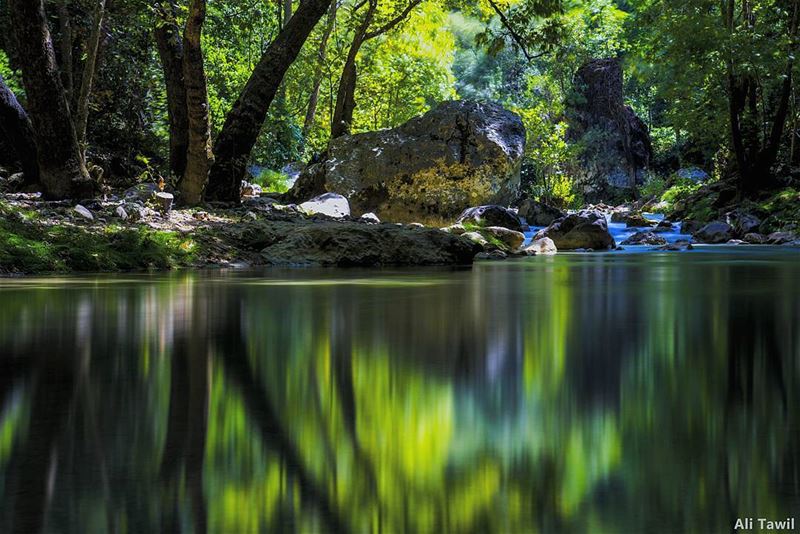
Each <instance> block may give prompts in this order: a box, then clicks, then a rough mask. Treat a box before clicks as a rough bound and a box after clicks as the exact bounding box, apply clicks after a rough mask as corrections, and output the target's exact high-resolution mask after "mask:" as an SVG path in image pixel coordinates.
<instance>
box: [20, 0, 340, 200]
mask: <svg viewBox="0 0 800 534" xmlns="http://www.w3.org/2000/svg"><path fill="white" fill-rule="evenodd" d="M18 1H19V0H18ZM330 3H331V0H304V1H303V2H301V3H300V6H299V7H298V9H297V11H295V13H294V15H293V16H292V18H291V20H289V22H288V24H287V25H286V27H284V28H283V30H281V32H280V33H279V34H278V36H277V37H276V38H275V40H274V41H273V42H272V43H271V44H270V45H269V47H267V50H266V51H265V52H264V55H263V56H262V57H261V60H260V61H259V63H258V65H256V68H255V70H254V71H253V74H252V75H251V76H250V79H249V80H248V82H247V84H246V85H245V88H244V90H243V91H242V93H241V94H240V95H239V98H238V99H237V101H236V103H235V104H234V105H233V109H232V110H231V111H230V113H228V116H227V117H226V119H225V124H224V125H223V127H222V130H221V131H220V134H219V137H218V138H217V141H216V143H215V145H214V154H215V156H216V162H215V163H214V165H213V166H212V167H211V174H210V177H209V183H208V189H207V190H206V197H207V198H208V199H210V200H222V201H234V202H239V200H240V189H241V183H242V180H243V179H244V177H245V175H246V172H247V163H248V159H249V157H250V153H251V152H252V150H253V146H254V145H255V143H256V140H257V139H258V134H259V131H260V129H261V126H262V125H263V124H264V120H265V119H266V116H267V111H268V110H269V106H270V104H271V103H272V100H273V99H274V98H275V94H276V93H277V91H278V87H279V86H280V84H281V81H282V80H283V77H284V75H285V74H286V71H287V70H288V69H289V66H291V64H292V63H293V62H294V60H295V59H296V58H297V54H298V53H299V52H300V49H301V48H302V46H303V43H305V41H306V39H308V36H309V34H310V33H311V31H312V30H313V29H314V26H315V25H316V24H317V22H318V21H319V19H321V18H322V15H324V14H325V12H326V11H327V10H328V7H329V6H330Z"/></svg>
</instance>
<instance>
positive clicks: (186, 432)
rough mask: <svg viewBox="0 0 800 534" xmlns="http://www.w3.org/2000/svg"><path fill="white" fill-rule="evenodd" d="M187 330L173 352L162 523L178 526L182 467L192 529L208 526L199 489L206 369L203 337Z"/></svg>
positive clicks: (205, 422) (163, 461)
mask: <svg viewBox="0 0 800 534" xmlns="http://www.w3.org/2000/svg"><path fill="white" fill-rule="evenodd" d="M193 333H196V332H192V333H189V334H188V339H187V338H180V339H178V340H176V342H175V345H174V352H173V355H172V370H171V375H172V376H171V377H170V403H169V414H168V419H167V437H166V440H165V443H164V452H163V454H162V458H161V478H162V482H163V483H164V484H165V488H164V492H165V493H164V497H165V502H164V509H165V514H164V516H163V518H162V527H163V528H165V529H166V530H174V529H176V528H178V529H179V526H180V517H179V513H178V510H177V493H178V482H179V474H180V469H181V468H183V469H184V477H185V480H186V485H187V488H188V493H189V498H190V501H191V506H192V516H193V520H194V530H195V532H205V531H206V527H207V520H206V517H207V516H206V504H205V495H204V493H203V460H204V457H205V445H206V438H207V429H208V398H209V369H208V352H207V350H208V349H207V347H206V346H205V338H203V337H202V336H200V335H199V334H198V335H192V334H193Z"/></svg>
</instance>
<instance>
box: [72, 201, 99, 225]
mask: <svg viewBox="0 0 800 534" xmlns="http://www.w3.org/2000/svg"><path fill="white" fill-rule="evenodd" d="M72 210H73V211H74V212H75V213H77V214H78V215H80V216H81V217H83V218H84V219H86V220H87V221H93V220H94V215H92V212H91V211H89V210H88V209H86V208H85V207H83V206H81V205H80V204H76V205H75V207H74V208H72Z"/></svg>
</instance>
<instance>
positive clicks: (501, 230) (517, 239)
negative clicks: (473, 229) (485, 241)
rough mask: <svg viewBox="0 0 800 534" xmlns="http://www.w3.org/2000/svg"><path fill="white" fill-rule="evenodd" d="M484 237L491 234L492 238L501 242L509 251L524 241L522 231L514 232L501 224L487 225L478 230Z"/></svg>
mask: <svg viewBox="0 0 800 534" xmlns="http://www.w3.org/2000/svg"><path fill="white" fill-rule="evenodd" d="M479 232H480V233H481V234H483V236H484V237H486V236H487V235H488V236H491V237H492V238H494V239H496V240H498V241H500V242H501V243H503V245H504V246H506V247H507V248H508V250H509V251H512V252H513V251H515V250H517V249H519V248H520V247H521V246H522V244H523V243H524V242H525V234H523V233H522V232H515V231H514V230H509V229H508V228H505V227H503V226H488V227H486V228H481V229H480V230H479Z"/></svg>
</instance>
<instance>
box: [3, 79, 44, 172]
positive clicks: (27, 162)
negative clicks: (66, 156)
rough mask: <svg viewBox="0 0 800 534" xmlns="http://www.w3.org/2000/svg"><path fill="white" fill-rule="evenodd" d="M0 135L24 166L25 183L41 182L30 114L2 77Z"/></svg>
mask: <svg viewBox="0 0 800 534" xmlns="http://www.w3.org/2000/svg"><path fill="white" fill-rule="evenodd" d="M0 134H3V135H4V136H5V139H6V140H7V144H8V146H9V147H10V148H11V149H12V150H13V151H14V155H15V157H16V159H17V160H19V162H20V163H21V164H22V173H23V175H24V177H25V183H35V182H38V181H39V164H38V163H37V159H36V158H37V150H36V139H35V136H34V132H33V126H32V125H31V121H30V119H28V114H27V113H25V110H24V109H22V106H20V104H19V102H18V101H17V97H16V96H15V95H14V93H13V92H12V91H11V89H9V88H8V86H6V84H5V82H4V81H3V77H2V76H0Z"/></svg>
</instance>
